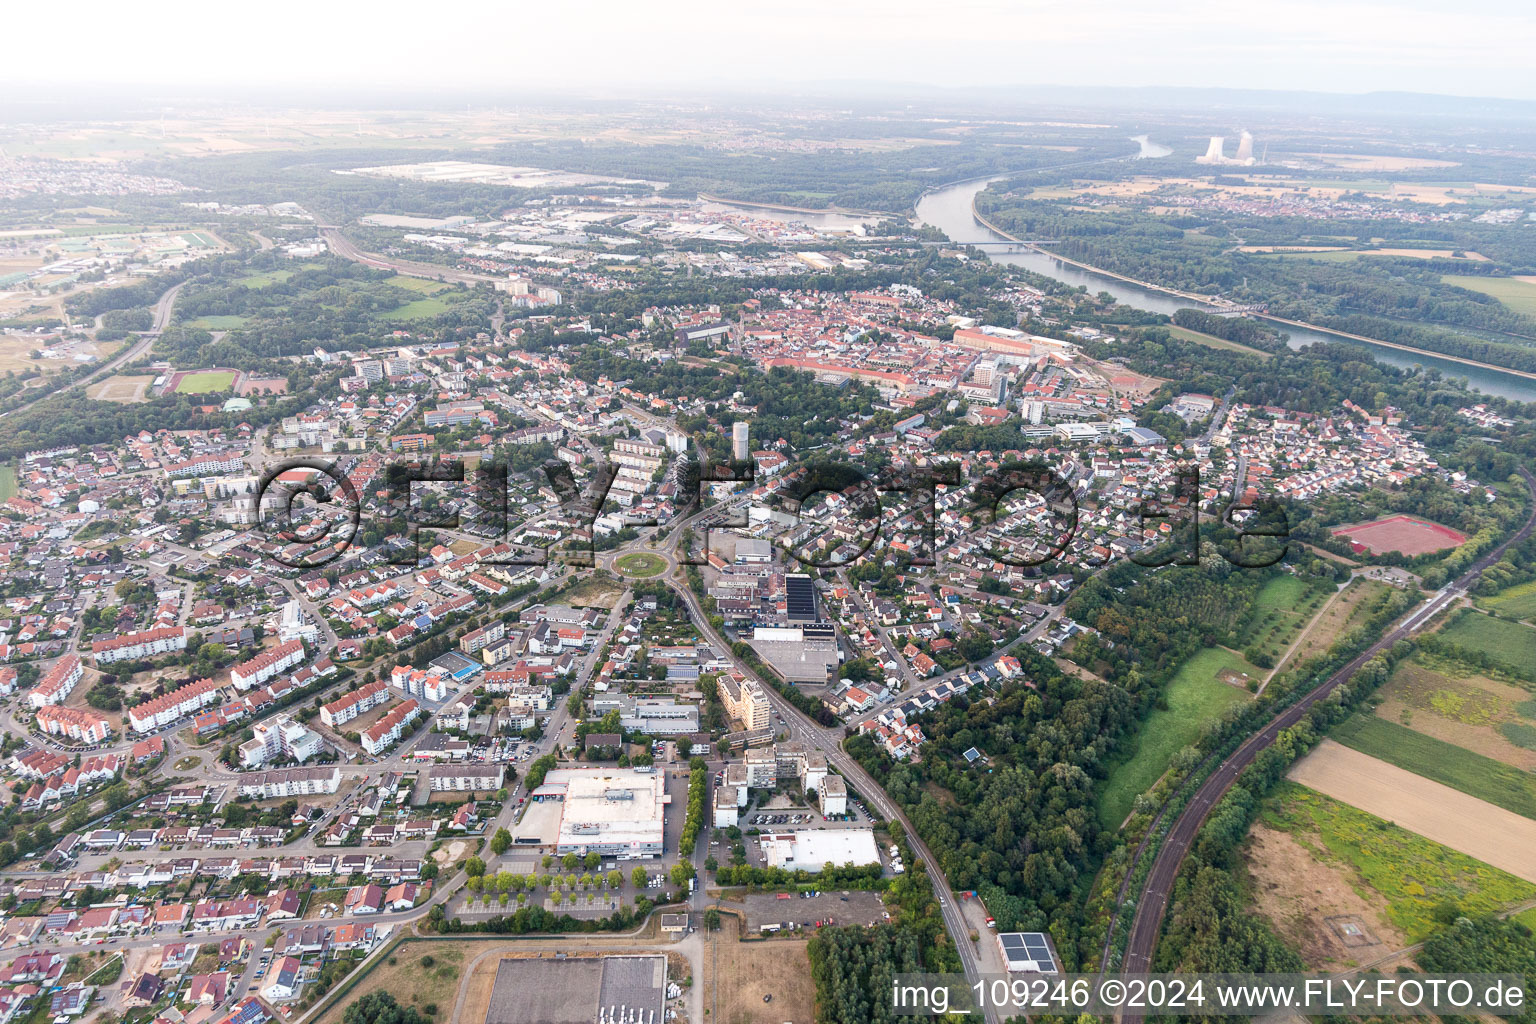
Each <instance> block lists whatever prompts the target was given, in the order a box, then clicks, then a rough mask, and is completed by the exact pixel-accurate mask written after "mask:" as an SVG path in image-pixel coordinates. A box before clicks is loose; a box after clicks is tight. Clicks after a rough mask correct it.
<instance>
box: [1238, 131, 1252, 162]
mask: <svg viewBox="0 0 1536 1024" xmlns="http://www.w3.org/2000/svg"><path fill="white" fill-rule="evenodd" d="M1237 162H1238V163H1241V164H1251V163H1253V134H1252V133H1251V132H1243V134H1242V136H1241V137H1240V138H1239V139H1238V142H1237Z"/></svg>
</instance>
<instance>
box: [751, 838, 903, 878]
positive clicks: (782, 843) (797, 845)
mask: <svg viewBox="0 0 1536 1024" xmlns="http://www.w3.org/2000/svg"><path fill="white" fill-rule="evenodd" d="M762 846H763V859H764V860H766V861H767V863H768V866H769V867H771V868H784V869H785V870H788V871H795V870H799V871H820V870H821V869H822V868H824V867H826V866H827V865H828V864H833V865H836V866H838V867H842V866H843V865H845V864H853V865H855V866H858V865H863V864H878V863H880V850H879V848H878V847H876V845H875V833H874V831H873V830H871V829H867V828H837V829H831V828H813V829H806V830H804V831H801V832H786V833H783V834H775V835H767V836H763V838H762Z"/></svg>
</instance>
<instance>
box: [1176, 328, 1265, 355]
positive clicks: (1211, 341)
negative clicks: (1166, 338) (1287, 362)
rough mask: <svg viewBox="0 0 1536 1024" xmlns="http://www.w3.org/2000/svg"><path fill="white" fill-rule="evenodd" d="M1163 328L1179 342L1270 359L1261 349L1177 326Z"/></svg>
mask: <svg viewBox="0 0 1536 1024" xmlns="http://www.w3.org/2000/svg"><path fill="white" fill-rule="evenodd" d="M1163 326H1164V328H1165V329H1166V330H1167V331H1168V333H1169V334H1171V335H1173V336H1174V337H1175V338H1178V339H1179V340H1180V341H1192V342H1194V343H1195V344H1196V345H1204V346H1206V347H1207V348H1224V349H1226V350H1228V351H1229V352H1244V353H1247V354H1248V355H1251V356H1258V357H1259V358H1260V359H1268V358H1270V353H1268V352H1265V351H1264V350H1263V349H1257V348H1249V347H1248V346H1247V345H1242V344H1239V343H1238V342H1235V341H1228V340H1227V339H1226V338H1218V337H1216V335H1214V334H1205V333H1203V332H1201V331H1192V330H1190V329H1189V328H1187V327H1180V326H1179V325H1178V324H1164V325H1163Z"/></svg>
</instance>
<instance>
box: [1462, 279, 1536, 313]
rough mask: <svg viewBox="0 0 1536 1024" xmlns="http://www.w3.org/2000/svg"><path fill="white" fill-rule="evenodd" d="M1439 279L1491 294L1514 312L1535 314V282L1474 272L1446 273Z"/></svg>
mask: <svg viewBox="0 0 1536 1024" xmlns="http://www.w3.org/2000/svg"><path fill="white" fill-rule="evenodd" d="M1440 280H1442V281H1444V282H1445V283H1446V284H1454V285H1456V286H1458V287H1460V288H1466V289H1469V290H1471V291H1474V292H1482V293H1483V294H1484V295H1492V296H1493V297H1494V298H1496V299H1498V300H1499V301H1500V302H1502V303H1504V305H1506V306H1508V307H1509V308H1510V309H1512V310H1514V311H1515V312H1516V313H1524V314H1525V315H1526V316H1536V284H1532V283H1531V282H1530V281H1517V280H1515V279H1514V278H1512V277H1482V276H1480V275H1476V274H1446V275H1443V276H1442V277H1441V278H1440Z"/></svg>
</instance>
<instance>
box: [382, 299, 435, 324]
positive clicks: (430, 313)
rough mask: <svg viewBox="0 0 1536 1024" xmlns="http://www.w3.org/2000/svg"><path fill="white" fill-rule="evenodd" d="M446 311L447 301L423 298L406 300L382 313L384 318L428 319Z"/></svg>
mask: <svg viewBox="0 0 1536 1024" xmlns="http://www.w3.org/2000/svg"><path fill="white" fill-rule="evenodd" d="M446 312H448V303H446V302H444V301H443V300H442V299H434V298H425V299H417V300H416V301H415V302H407V303H406V304H405V305H403V306H397V307H396V308H394V309H392V310H390V311H389V312H388V313H385V314H383V318H384V319H385V320H428V319H431V318H432V317H434V316H441V315H442V314H444V313H446Z"/></svg>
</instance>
